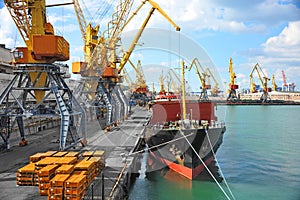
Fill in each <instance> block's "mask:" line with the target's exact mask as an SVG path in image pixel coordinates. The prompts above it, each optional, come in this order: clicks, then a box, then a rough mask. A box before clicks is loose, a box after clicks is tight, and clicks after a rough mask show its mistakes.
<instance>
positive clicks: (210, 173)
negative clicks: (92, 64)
mask: <svg viewBox="0 0 300 200" xmlns="http://www.w3.org/2000/svg"><path fill="white" fill-rule="evenodd" d="M179 132H180V134H181V135H182V136H183V137H184V139H185V140H186V141H187V143H188V144H189V146H190V147H191V149H192V150H193V151H194V153H195V154H196V156H197V157H198V158H199V160H200V161H201V163H202V165H203V166H204V167H205V169H206V170H207V172H208V173H209V175H210V176H211V177H212V178H213V179H214V181H215V182H216V184H217V185H218V187H219V188H220V190H221V191H222V192H223V194H224V195H225V196H226V198H227V199H228V200H230V198H229V196H228V195H227V193H226V192H225V190H224V189H223V188H222V186H221V185H220V183H219V182H218V181H217V179H216V178H215V176H214V175H213V174H212V172H211V171H210V170H209V168H208V167H207V165H206V164H205V162H204V161H203V160H202V158H201V157H200V155H199V154H198V153H197V151H196V150H195V148H194V147H193V145H192V144H191V143H190V141H189V140H188V139H187V138H186V136H185V135H184V133H183V132H182V130H181V129H179Z"/></svg>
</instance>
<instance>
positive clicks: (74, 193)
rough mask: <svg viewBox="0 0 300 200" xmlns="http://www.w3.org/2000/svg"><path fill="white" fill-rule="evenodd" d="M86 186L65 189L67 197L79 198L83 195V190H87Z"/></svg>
mask: <svg viewBox="0 0 300 200" xmlns="http://www.w3.org/2000/svg"><path fill="white" fill-rule="evenodd" d="M85 188H86V186H85V184H83V185H81V186H80V187H79V188H75V189H74V188H71V189H70V188H65V195H68V196H79V195H81V194H82V192H83V190H85Z"/></svg>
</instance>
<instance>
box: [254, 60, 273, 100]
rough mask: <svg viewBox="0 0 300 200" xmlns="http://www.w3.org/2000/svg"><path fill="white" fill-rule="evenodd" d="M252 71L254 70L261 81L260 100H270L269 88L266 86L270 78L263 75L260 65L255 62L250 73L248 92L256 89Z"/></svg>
mask: <svg viewBox="0 0 300 200" xmlns="http://www.w3.org/2000/svg"><path fill="white" fill-rule="evenodd" d="M254 71H256V73H257V76H258V79H259V81H260V83H261V87H262V92H263V93H262V96H261V97H260V100H261V101H262V102H268V101H271V98H270V95H269V93H268V92H269V88H268V81H270V79H269V78H268V77H267V76H266V75H265V73H264V72H263V70H262V68H261V67H260V65H259V64H258V63H256V64H255V65H254V67H253V69H252V71H251V73H250V92H252V93H255V92H257V91H256V84H255V82H254V79H253V73H254ZM261 75H262V76H261Z"/></svg>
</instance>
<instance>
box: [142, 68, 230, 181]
mask: <svg viewBox="0 0 300 200" xmlns="http://www.w3.org/2000/svg"><path fill="white" fill-rule="evenodd" d="M183 66H184V64H183ZM182 77H183V78H182V95H181V98H179V99H175V98H174V99H166V100H162V99H160V100H154V101H152V102H151V104H150V105H149V109H150V110H151V111H152V117H151V120H150V121H149V123H148V124H147V126H146V145H147V147H148V152H149V157H148V170H156V169H157V168H156V166H155V165H156V164H157V163H159V164H160V166H161V165H163V166H166V167H168V168H169V169H171V170H174V171H175V172H177V173H179V174H181V175H183V176H185V177H186V178H188V179H190V180H193V179H196V178H197V177H198V176H199V174H200V173H201V172H202V171H203V170H204V169H205V168H206V166H208V165H210V163H211V162H212V161H213V160H214V157H215V153H216V152H217V150H218V148H219V147H220V145H221V144H222V141H223V135H224V133H225V131H226V127H225V123H224V122H218V118H217V116H216V115H215V109H216V108H215V104H214V103H213V102H210V101H201V100H186V97H185V80H184V67H182Z"/></svg>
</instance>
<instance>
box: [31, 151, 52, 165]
mask: <svg viewBox="0 0 300 200" xmlns="http://www.w3.org/2000/svg"><path fill="white" fill-rule="evenodd" d="M55 153H57V151H47V152H44V153H36V154H34V155H32V156H29V161H30V162H31V163H36V162H38V161H40V160H41V159H43V158H46V157H51V156H52V155H54V154H55Z"/></svg>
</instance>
